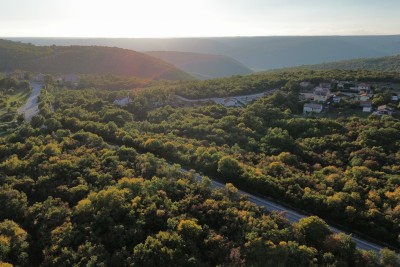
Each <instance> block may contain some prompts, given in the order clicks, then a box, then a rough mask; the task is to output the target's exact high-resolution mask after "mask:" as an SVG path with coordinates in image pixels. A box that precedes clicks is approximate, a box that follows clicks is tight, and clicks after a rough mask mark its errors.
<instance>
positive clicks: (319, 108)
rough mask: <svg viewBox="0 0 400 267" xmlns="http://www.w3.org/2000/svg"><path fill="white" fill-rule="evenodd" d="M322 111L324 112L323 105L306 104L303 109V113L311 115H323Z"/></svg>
mask: <svg viewBox="0 0 400 267" xmlns="http://www.w3.org/2000/svg"><path fill="white" fill-rule="evenodd" d="M321 111H322V105H321V104H315V103H305V104H304V107H303V113H310V112H315V113H321Z"/></svg>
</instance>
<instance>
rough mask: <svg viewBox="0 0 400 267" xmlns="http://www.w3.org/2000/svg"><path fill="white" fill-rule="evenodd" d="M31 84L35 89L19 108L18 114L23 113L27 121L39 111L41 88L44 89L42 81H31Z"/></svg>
mask: <svg viewBox="0 0 400 267" xmlns="http://www.w3.org/2000/svg"><path fill="white" fill-rule="evenodd" d="M30 85H31V86H32V88H33V91H32V93H31V95H30V96H29V98H28V100H27V101H26V103H25V105H24V106H22V107H20V108H19V109H18V114H23V115H24V118H25V120H27V121H30V120H31V119H32V117H33V116H35V115H37V114H38V113H39V104H38V97H39V95H40V90H42V84H41V83H37V82H30Z"/></svg>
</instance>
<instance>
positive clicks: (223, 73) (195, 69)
mask: <svg viewBox="0 0 400 267" xmlns="http://www.w3.org/2000/svg"><path fill="white" fill-rule="evenodd" d="M146 54H148V55H150V56H153V57H156V58H160V59H162V60H163V61H166V62H168V63H171V64H173V65H175V66H177V67H178V68H179V69H181V70H183V71H185V72H187V73H189V74H191V75H193V76H195V77H197V78H199V79H212V78H220V77H228V76H232V75H246V74H251V73H253V71H252V70H251V69H249V68H247V67H246V66H244V65H243V64H242V63H240V62H239V61H237V60H235V59H233V58H230V57H227V56H221V55H212V54H203V53H190V52H177V51H152V52H146Z"/></svg>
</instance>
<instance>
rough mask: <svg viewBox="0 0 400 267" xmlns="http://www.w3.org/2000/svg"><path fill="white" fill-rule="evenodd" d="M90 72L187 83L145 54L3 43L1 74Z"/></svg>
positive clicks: (0, 42)
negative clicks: (12, 72)
mask: <svg viewBox="0 0 400 267" xmlns="http://www.w3.org/2000/svg"><path fill="white" fill-rule="evenodd" d="M16 69H22V70H27V71H34V72H44V73H87V74H114V75H127V76H137V77H142V78H154V79H170V80H187V79H191V78H192V77H191V76H190V75H188V74H186V73H185V72H183V71H181V70H179V69H178V68H176V67H174V66H172V65H170V64H168V63H166V62H164V61H162V60H160V59H156V58H153V57H151V56H148V55H146V54H143V53H139V52H135V51H131V50H126V49H121V48H111V47H99V46H50V47H42V46H34V45H31V44H22V43H16V42H11V41H6V40H0V71H14V70H16Z"/></svg>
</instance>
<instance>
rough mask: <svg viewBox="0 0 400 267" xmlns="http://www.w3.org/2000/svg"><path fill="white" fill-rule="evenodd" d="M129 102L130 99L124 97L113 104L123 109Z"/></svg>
mask: <svg viewBox="0 0 400 267" xmlns="http://www.w3.org/2000/svg"><path fill="white" fill-rule="evenodd" d="M130 102H132V100H131V98H130V97H129V96H127V97H124V98H119V99H115V100H114V104H115V105H118V106H120V107H125V106H126V105H128V104H129V103H130Z"/></svg>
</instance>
